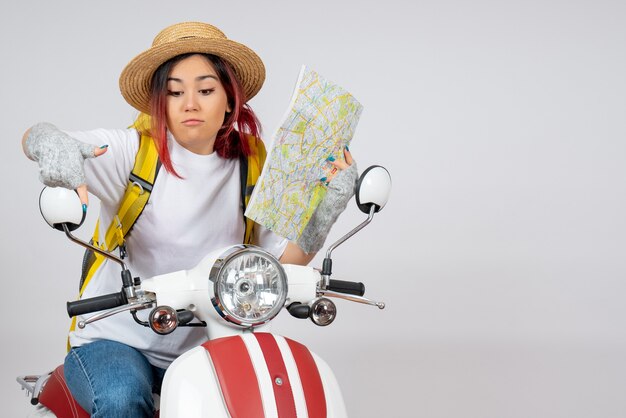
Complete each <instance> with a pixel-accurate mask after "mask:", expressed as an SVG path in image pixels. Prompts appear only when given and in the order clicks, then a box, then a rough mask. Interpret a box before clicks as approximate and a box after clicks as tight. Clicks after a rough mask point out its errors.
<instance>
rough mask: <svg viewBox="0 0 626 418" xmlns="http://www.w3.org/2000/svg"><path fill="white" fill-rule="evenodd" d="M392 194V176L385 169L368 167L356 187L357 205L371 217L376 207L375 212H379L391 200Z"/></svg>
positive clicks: (375, 166)
mask: <svg viewBox="0 0 626 418" xmlns="http://www.w3.org/2000/svg"><path fill="white" fill-rule="evenodd" d="M390 193H391V175H390V174H389V171H387V169H386V168H385V167H381V166H379V165H373V166H370V167H368V168H367V169H366V170H365V171H364V172H363V174H361V177H359V180H358V182H357V186H356V193H355V197H356V204H357V206H358V207H359V209H360V210H361V212H363V213H366V214H368V215H369V213H370V211H371V210H372V206H373V207H374V212H379V211H380V210H381V209H382V208H383V207H384V206H385V205H386V204H387V200H389V194H390Z"/></svg>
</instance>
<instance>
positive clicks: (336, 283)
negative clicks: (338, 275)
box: [327, 279, 365, 296]
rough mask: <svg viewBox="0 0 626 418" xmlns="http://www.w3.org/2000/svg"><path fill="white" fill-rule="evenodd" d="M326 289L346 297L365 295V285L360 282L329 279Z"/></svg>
mask: <svg viewBox="0 0 626 418" xmlns="http://www.w3.org/2000/svg"><path fill="white" fill-rule="evenodd" d="M327 289H328V290H332V291H333V292H339V293H346V294H348V295H356V296H363V295H364V294H365V285H364V284H363V283H361V282H348V281H345V280H334V279H330V280H329V282H328V287H327Z"/></svg>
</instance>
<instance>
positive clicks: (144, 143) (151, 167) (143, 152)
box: [68, 114, 267, 350]
mask: <svg viewBox="0 0 626 418" xmlns="http://www.w3.org/2000/svg"><path fill="white" fill-rule="evenodd" d="M149 123H150V119H149V116H147V115H144V114H142V115H140V116H139V118H138V119H137V121H136V122H135V123H134V124H133V127H134V128H136V129H137V130H138V131H139V132H148V129H145V128H146V127H147V126H149ZM247 140H248V144H249V146H250V155H249V156H248V157H245V156H244V157H241V158H240V164H239V167H240V170H239V172H240V178H241V202H242V204H243V209H244V212H245V209H246V207H247V205H248V202H249V201H250V196H251V195H252V191H253V190H254V186H255V185H256V182H257V179H258V178H259V176H260V175H261V170H262V169H263V164H265V158H266V156H267V152H266V150H265V146H264V145H263V142H262V141H261V140H260V139H258V138H256V137H254V136H252V135H248V136H247ZM160 167H161V162H160V161H159V154H158V152H157V149H156V144H155V143H154V141H153V139H152V137H150V136H149V135H148V134H147V133H141V137H140V140H139V150H138V151H137V156H136V157H135V164H134V166H133V170H132V171H131V173H130V175H129V178H128V185H127V186H126V191H125V192H124V196H123V197H122V200H121V201H120V206H119V208H118V210H117V215H116V216H115V217H114V218H113V221H112V222H111V224H110V225H109V227H108V228H107V230H106V233H105V234H104V239H103V240H102V241H100V238H99V237H100V235H99V230H100V229H99V227H100V225H99V224H100V220H98V222H97V223H96V229H95V231H94V234H93V238H92V240H91V242H92V244H93V245H96V246H98V247H99V248H102V249H104V250H106V251H109V252H110V251H113V250H115V249H116V248H119V249H120V255H121V256H125V252H126V249H125V245H124V237H126V235H128V233H129V232H130V230H131V229H132V227H133V225H134V224H135V222H136V221H137V219H138V218H139V216H140V215H141V212H143V208H144V207H145V206H146V204H147V203H148V199H149V198H150V194H151V193H152V186H153V185H154V182H155V180H156V177H157V174H158V173H159V169H160ZM243 221H244V222H245V233H244V236H243V237H242V238H243V239H242V242H243V243H244V244H251V243H252V242H253V241H254V221H252V220H251V219H249V218H246V217H245V216H244V219H243ZM104 260H105V257H104V256H101V255H99V254H96V253H94V252H93V251H91V250H87V251H86V252H85V256H84V258H83V267H82V274H81V280H80V285H79V289H80V292H79V298H80V297H82V295H83V292H84V291H85V289H86V288H87V285H88V284H89V282H90V280H91V278H92V277H93V276H94V274H95V273H96V271H98V269H99V268H100V266H101V265H102V263H103V262H104ZM75 329H76V317H74V318H72V324H71V326H70V332H71V331H74V330H75ZM69 349H70V345H69V338H68V350H69Z"/></svg>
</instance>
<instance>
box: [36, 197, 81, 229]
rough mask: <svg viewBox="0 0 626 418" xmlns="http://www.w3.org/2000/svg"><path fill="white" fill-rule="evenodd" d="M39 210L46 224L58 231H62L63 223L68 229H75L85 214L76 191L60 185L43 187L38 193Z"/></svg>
mask: <svg viewBox="0 0 626 418" xmlns="http://www.w3.org/2000/svg"><path fill="white" fill-rule="evenodd" d="M39 210H40V211H41V215H42V216H43V218H44V219H45V220H46V222H47V223H48V225H50V226H51V227H53V228H55V229H58V230H59V231H64V229H63V224H66V225H67V228H68V229H69V230H70V231H73V230H75V229H76V228H78V227H79V226H81V225H82V223H83V221H84V220H85V215H86V213H85V212H83V205H82V204H81V203H80V198H79V197H78V193H76V191H74V190H68V189H64V188H62V187H44V189H43V190H42V191H41V194H40V195H39Z"/></svg>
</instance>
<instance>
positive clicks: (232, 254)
mask: <svg viewBox="0 0 626 418" xmlns="http://www.w3.org/2000/svg"><path fill="white" fill-rule="evenodd" d="M242 253H254V254H258V255H261V256H263V257H264V258H266V259H269V260H270V261H271V262H272V263H273V264H274V266H275V267H276V269H277V270H278V273H279V276H280V278H281V280H282V281H283V289H284V291H283V292H282V294H281V295H280V296H279V300H278V302H277V303H276V305H275V306H274V307H273V308H272V310H271V312H272V314H271V315H269V316H268V317H266V318H264V319H262V320H254V321H252V320H250V321H245V320H241V319H240V318H237V317H235V316H234V315H232V314H231V313H230V312H229V310H228V309H227V308H226V307H225V306H224V304H223V302H222V300H221V298H220V293H219V286H220V281H219V280H218V279H219V277H220V275H221V273H222V271H223V269H224V268H225V267H226V266H228V265H229V263H230V261H231V260H233V259H234V258H236V257H238V256H240V255H241V254H242ZM209 281H210V282H212V284H213V286H211V285H209V289H211V290H212V292H213V294H212V295H210V299H211V303H212V305H213V307H214V308H215V311H216V312H217V313H218V315H219V316H220V317H221V318H223V319H224V320H226V321H227V322H229V323H231V324H234V325H237V326H239V327H242V328H253V327H257V326H260V325H263V324H266V323H268V322H269V321H271V320H272V319H274V318H275V317H276V316H277V315H278V314H279V313H280V311H281V310H282V308H283V307H284V305H285V302H286V300H287V293H288V282H287V273H286V272H285V269H284V268H283V266H282V264H281V263H280V261H278V259H277V258H276V257H274V256H273V255H272V254H270V253H269V252H267V251H266V250H264V249H263V248H261V247H258V246H256V245H249V244H238V245H233V246H232V247H230V248H228V249H227V250H226V251H224V252H223V253H222V254H221V255H220V256H218V257H217V258H216V259H215V261H214V263H213V266H212V267H211V269H210V270H209Z"/></svg>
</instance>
